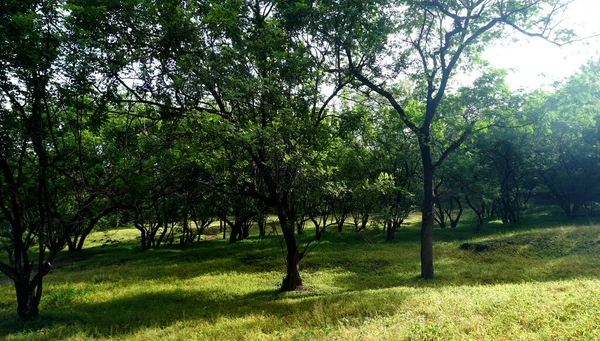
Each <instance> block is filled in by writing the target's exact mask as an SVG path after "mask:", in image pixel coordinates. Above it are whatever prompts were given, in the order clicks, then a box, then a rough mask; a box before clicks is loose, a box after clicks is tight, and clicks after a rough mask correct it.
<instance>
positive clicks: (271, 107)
mask: <svg viewBox="0 0 600 341" xmlns="http://www.w3.org/2000/svg"><path fill="white" fill-rule="evenodd" d="M77 3H78V5H79V7H74V8H73V11H74V12H76V16H77V17H78V18H79V20H78V21H77V22H78V23H79V25H80V27H82V32H83V33H84V34H85V35H86V36H87V37H88V38H89V39H88V40H90V41H93V42H94V44H92V45H91V46H90V49H93V50H96V51H98V52H97V53H96V55H97V58H98V59H99V60H103V62H102V63H99V64H101V65H104V66H103V67H100V68H99V72H102V73H103V75H104V77H105V79H109V80H111V81H107V83H111V84H115V85H116V86H114V87H112V88H111V89H109V90H108V91H107V92H112V93H114V94H119V96H113V97H115V101H116V102H121V103H128V102H135V103H137V104H138V105H145V106H148V107H152V108H154V109H153V110H156V111H158V112H159V113H160V114H161V115H162V117H163V118H168V117H181V116H189V115H196V114H198V115H199V116H202V117H204V118H206V121H209V120H212V121H215V122H218V124H219V125H220V129H221V131H223V132H224V135H223V136H221V141H222V142H223V145H227V146H230V147H231V148H236V150H238V151H241V152H243V153H245V155H246V159H247V160H248V161H247V162H249V164H248V166H249V167H248V168H252V172H253V174H254V175H256V176H252V174H248V173H239V174H238V176H239V178H240V179H243V180H242V182H244V185H243V186H242V190H241V191H240V189H236V190H235V191H236V192H238V193H237V194H241V195H247V196H250V197H253V198H256V199H259V200H260V201H261V202H262V203H263V204H265V205H267V206H269V207H271V208H272V209H273V210H274V211H276V212H277V216H278V218H279V223H280V227H281V229H282V232H283V237H284V239H285V244H286V249H287V256H286V263H287V270H286V273H287V274H286V277H285V278H284V280H283V282H282V286H281V289H282V290H294V289H295V288H296V287H297V286H298V285H300V284H301V283H302V281H301V278H300V275H299V272H298V266H299V262H300V260H301V259H302V257H303V256H304V254H305V253H304V252H302V251H300V249H299V247H298V245H297V240H296V237H295V228H294V227H295V226H296V224H297V222H298V203H299V201H300V200H301V198H302V197H303V196H302V195H301V193H300V191H301V190H302V189H306V188H308V187H306V186H304V183H305V181H306V178H305V177H304V176H303V174H304V173H305V170H307V169H309V168H311V167H314V168H320V167H326V166H324V165H323V160H324V158H323V156H322V155H321V151H323V150H325V149H326V148H325V146H326V144H327V142H328V141H329V140H330V139H331V135H332V126H333V125H334V123H332V122H333V121H334V119H333V118H332V117H330V116H329V115H328V114H327V111H326V107H327V105H328V103H329V102H330V101H331V99H332V98H333V97H334V96H335V94H336V93H337V91H339V88H340V87H341V83H343V82H344V80H339V79H338V80H335V79H333V80H331V81H329V80H328V78H329V76H328V74H326V73H324V72H323V69H324V68H325V67H324V66H323V64H324V63H325V61H327V59H326V58H324V54H327V53H329V52H327V51H325V52H323V51H318V50H316V49H311V48H310V47H309V46H308V45H309V44H308V43H306V42H305V41H303V40H302V39H299V38H296V37H298V36H297V35H295V34H293V32H292V31H291V28H290V27H286V26H284V25H283V22H282V21H281V20H280V12H279V8H278V6H277V3H275V2H269V1H258V0H256V1H227V2H225V3H223V2H221V1H207V2H203V3H200V4H187V3H184V2H180V1H164V2H160V3H156V2H154V1H137V2H124V3H118V4H115V3H114V2H111V1H106V2H101V3H100V4H98V6H90V5H89V4H88V3H86V2H85V1H77ZM115 41H117V42H120V43H119V44H115ZM325 82H330V83H332V84H334V89H335V90H334V94H333V95H331V96H328V97H325V98H324V97H323V96H321V94H320V90H321V89H322V87H323V84H324V83H325ZM203 121H204V120H200V122H203ZM200 127H201V128H204V127H202V126H200ZM199 152H200V153H205V152H206V151H199ZM257 179H258V180H259V181H257ZM256 182H259V183H260V186H246V184H249V185H254V184H256ZM256 189H260V191H256ZM229 194H232V193H229Z"/></svg>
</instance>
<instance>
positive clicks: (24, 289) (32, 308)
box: [14, 278, 42, 321]
mask: <svg viewBox="0 0 600 341" xmlns="http://www.w3.org/2000/svg"><path fill="white" fill-rule="evenodd" d="M14 283H15V290H16V292H17V313H18V314H19V317H20V318H21V320H23V321H30V320H31V319H32V318H35V317H37V316H38V315H39V312H40V309H39V306H40V299H41V297H42V280H41V278H40V279H39V282H38V285H37V286H32V285H31V284H30V283H29V279H28V278H24V279H22V280H21V281H15V282H14Z"/></svg>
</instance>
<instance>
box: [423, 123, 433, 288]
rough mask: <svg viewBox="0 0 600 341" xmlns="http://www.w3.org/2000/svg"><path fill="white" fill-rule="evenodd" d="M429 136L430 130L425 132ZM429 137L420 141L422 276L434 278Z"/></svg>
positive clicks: (431, 175)
mask: <svg viewBox="0 0 600 341" xmlns="http://www.w3.org/2000/svg"><path fill="white" fill-rule="evenodd" d="M423 135H424V136H426V137H428V136H429V134H428V132H426V133H424V134H423ZM429 142H430V141H429V139H428V138H427V139H426V140H425V141H422V140H421V141H419V145H420V148H421V159H422V162H423V207H422V212H423V215H422V221H421V278H423V279H433V277H434V273H433V224H434V206H435V194H434V191H433V189H434V184H433V175H434V170H435V168H434V166H433V163H432V161H431V149H430V146H429Z"/></svg>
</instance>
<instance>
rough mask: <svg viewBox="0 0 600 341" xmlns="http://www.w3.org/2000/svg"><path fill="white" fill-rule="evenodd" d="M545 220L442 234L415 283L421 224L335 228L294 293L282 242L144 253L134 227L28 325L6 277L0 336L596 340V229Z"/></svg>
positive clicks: (82, 266) (59, 276)
mask: <svg viewBox="0 0 600 341" xmlns="http://www.w3.org/2000/svg"><path fill="white" fill-rule="evenodd" d="M530 219H531V218H530ZM548 221H549V220H548V219H545V218H544V217H537V218H536V219H535V220H532V221H530V222H529V223H526V224H523V225H522V226H520V227H505V226H501V225H494V224H490V225H488V226H487V227H486V228H485V231H483V232H480V233H477V234H473V231H472V230H471V229H470V228H469V227H464V228H458V229H455V230H450V229H446V230H436V234H435V238H436V240H437V242H436V244H435V248H434V251H435V259H436V263H435V265H436V275H437V278H436V279H435V280H433V281H422V280H420V279H418V278H417V275H418V273H419V263H418V255H419V243H418V237H419V231H418V228H417V227H414V226H412V227H406V228H403V229H402V230H401V231H400V232H399V233H398V235H397V242H395V243H385V242H383V241H382V239H383V238H384V235H383V234H382V233H381V232H373V231H369V232H365V233H359V234H355V233H352V232H350V231H348V232H344V233H342V234H338V233H337V232H331V233H328V234H327V235H326V237H325V239H326V240H325V241H323V242H322V243H321V244H320V245H318V247H317V248H316V249H315V250H314V251H313V252H311V253H310V254H309V255H308V256H307V257H306V258H305V260H304V261H303V263H302V265H301V266H302V269H301V271H302V275H303V279H304V283H305V285H306V287H305V289H304V290H303V291H299V292H293V293H285V294H280V293H278V292H277V289H278V286H279V283H280V281H281V279H282V277H283V269H284V268H283V263H282V262H283V260H282V256H281V248H280V244H279V240H278V238H277V237H276V236H271V237H267V238H258V237H253V238H251V239H249V240H246V241H243V242H240V243H238V244H236V245H228V244H226V243H225V242H224V241H221V240H215V241H208V242H203V243H200V244H198V245H194V246H190V247H187V248H185V249H183V250H181V249H178V248H172V249H162V250H150V251H147V252H143V253H142V252H140V251H139V249H138V248H137V244H136V243H135V236H136V235H137V234H136V233H135V231H132V230H121V231H109V232H98V233H96V234H94V235H93V236H91V238H90V242H91V243H90V244H89V247H88V249H86V250H85V252H84V254H87V255H91V256H90V258H87V259H85V260H80V261H77V262H73V263H69V264H66V265H64V266H62V267H61V268H59V269H56V270H55V271H53V272H52V273H51V274H49V275H48V276H47V280H46V282H45V283H46V285H45V293H44V297H43V299H42V307H41V309H42V318H41V319H39V320H36V321H34V322H31V323H28V324H22V323H21V322H19V321H18V319H17V318H16V311H15V310H16V306H15V298H14V291H13V289H12V286H11V285H10V284H7V283H4V284H2V285H0V339H2V338H6V339H8V340H29V339H50V340H55V339H72V340H81V339H122V340H169V339H173V340H192V339H197V340H238V339H239V340H261V339H264V340H280V339H282V340H318V339H327V340H333V339H337V340H382V339H391V340H405V339H406V340H427V339H430V340H486V339H487V340H517V339H523V340H529V339H532V340H556V339H558V340H562V339H565V340H569V339H584V340H594V339H600V327H599V326H600V300H599V299H598V297H599V296H600V278H599V275H600V257H599V256H600V244H599V241H600V225H597V224H590V223H589V222H586V223H581V224H580V226H554V227H552V226H550V223H549V222H548ZM541 226H544V227H543V228H542V227H541ZM307 233H308V234H310V233H311V231H308V232H307ZM307 237H308V236H307ZM107 239H109V240H110V242H107V241H106V240H107ZM115 239H118V240H120V242H119V243H115V242H113V241H114V240H115ZM463 242H476V243H485V244H487V245H489V247H490V248H489V250H488V251H486V252H479V253H478V252H475V251H463V250H460V249H459V247H458V246H459V245H460V244H461V243H463ZM102 245H105V246H104V247H102ZM62 257H63V259H66V258H68V257H80V258H83V257H81V255H77V256H71V255H67V254H65V255H63V256H62Z"/></svg>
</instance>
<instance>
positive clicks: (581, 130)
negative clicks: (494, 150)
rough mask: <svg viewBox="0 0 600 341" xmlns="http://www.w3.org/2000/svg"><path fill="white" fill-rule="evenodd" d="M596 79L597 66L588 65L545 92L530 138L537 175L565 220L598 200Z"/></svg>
mask: <svg viewBox="0 0 600 341" xmlns="http://www.w3.org/2000/svg"><path fill="white" fill-rule="evenodd" d="M598 77H600V63H599V62H598V61H590V62H589V63H588V64H586V65H584V66H583V67H582V68H581V71H580V72H579V73H577V74H575V75H573V76H571V77H570V78H569V79H568V80H567V81H566V82H565V83H564V84H561V85H560V86H559V87H558V88H557V89H556V91H555V92H554V93H550V94H547V95H546V97H544V99H545V103H543V107H544V108H545V109H546V111H545V114H544V116H543V117H542V118H541V120H540V122H539V124H538V125H536V127H535V128H534V134H533V137H532V139H533V141H534V142H533V143H534V144H535V146H536V148H535V149H536V152H535V153H534V157H535V161H536V164H537V165H538V167H537V175H538V177H539V179H540V181H541V182H542V184H543V185H544V186H545V187H546V188H547V189H548V191H549V192H550V194H551V195H552V196H553V197H554V200H555V202H556V203H557V204H558V205H559V206H560V208H561V209H562V210H563V211H564V213H565V215H566V216H567V218H568V219H573V218H574V217H575V216H576V215H577V213H578V212H579V211H580V210H581V209H582V208H583V207H584V206H585V205H586V203H588V204H592V203H593V202H598V201H600V197H599V196H598V194H599V193H600V158H599V157H598V155H600V154H599V153H598V142H599V138H598V136H599V134H598V132H599V130H598V128H599V127H600V125H599V123H598V122H600V116H599V115H600V99H599V97H598V93H599V91H600V84H599V82H598Z"/></svg>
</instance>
